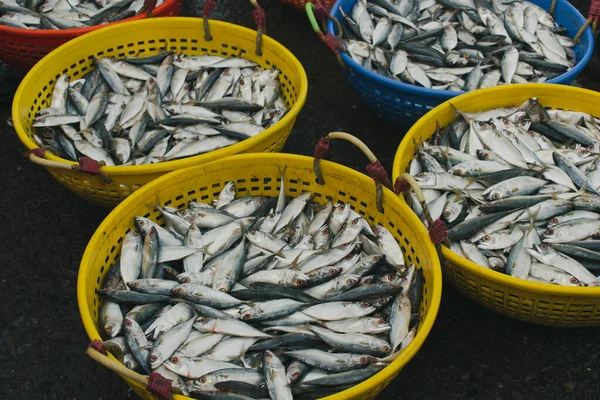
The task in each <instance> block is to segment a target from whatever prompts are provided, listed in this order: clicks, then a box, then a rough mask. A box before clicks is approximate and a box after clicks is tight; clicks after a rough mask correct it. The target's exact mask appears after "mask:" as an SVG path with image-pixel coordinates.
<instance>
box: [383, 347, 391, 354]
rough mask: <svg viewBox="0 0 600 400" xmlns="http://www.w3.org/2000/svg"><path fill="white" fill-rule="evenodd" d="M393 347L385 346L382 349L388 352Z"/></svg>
mask: <svg viewBox="0 0 600 400" xmlns="http://www.w3.org/2000/svg"><path fill="white" fill-rule="evenodd" d="M391 349H392V348H391V347H390V346H383V348H382V350H383V351H385V352H386V353H388V352H389V351H390V350H391Z"/></svg>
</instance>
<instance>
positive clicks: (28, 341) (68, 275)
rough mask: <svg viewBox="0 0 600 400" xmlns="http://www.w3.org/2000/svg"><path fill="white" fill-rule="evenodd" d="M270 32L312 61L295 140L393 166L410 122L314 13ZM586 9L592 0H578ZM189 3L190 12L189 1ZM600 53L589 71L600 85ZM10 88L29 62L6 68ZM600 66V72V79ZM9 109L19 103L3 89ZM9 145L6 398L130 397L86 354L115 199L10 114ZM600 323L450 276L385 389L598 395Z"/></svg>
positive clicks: (234, 7) (228, 15) (239, 12)
mask: <svg viewBox="0 0 600 400" xmlns="http://www.w3.org/2000/svg"><path fill="white" fill-rule="evenodd" d="M218 3H219V5H218V8H217V13H216V17H217V18H219V19H224V20H227V21H231V22H235V23H238V24H242V25H245V26H248V27H253V21H252V17H251V14H250V13H251V10H252V9H251V7H250V5H249V3H248V2H246V1H242V0H229V1H226V0H220V1H218ZM261 3H262V5H263V7H264V8H266V9H267V14H268V18H269V21H268V33H269V35H271V36H272V37H274V38H275V39H277V40H278V41H280V42H281V43H283V44H284V45H285V46H286V47H288V48H289V49H290V50H291V51H292V52H293V53H294V54H295V55H296V56H297V57H298V58H299V59H300V61H301V62H302V63H303V64H304V67H305V69H306V72H307V74H308V77H309V82H310V88H309V94H308V99H307V102H306V105H305V107H304V109H303V111H302V113H301V114H300V117H299V118H298V121H297V123H296V125H295V128H294V131H293V134H292V135H291V137H290V139H289V141H288V143H287V145H286V147H285V149H284V150H285V151H286V152H292V153H299V154H306V155H310V154H312V152H313V147H314V144H315V143H316V142H317V140H318V138H319V137H320V136H322V135H325V134H326V133H327V132H329V131H334V130H342V131H347V132H350V133H352V134H354V135H357V136H358V137H360V138H361V139H362V140H364V141H365V143H366V144H367V145H368V146H369V147H370V148H371V149H372V150H373V152H374V153H375V154H376V155H377V156H378V157H380V159H381V160H382V162H383V164H384V166H385V167H386V168H387V170H388V171H390V170H391V165H392V161H393V157H394V153H395V149H396V148H397V146H398V144H399V143H400V140H401V138H402V135H403V133H404V132H403V131H402V130H399V129H398V128H395V127H393V126H390V125H388V124H386V123H384V122H382V121H381V120H380V119H379V118H378V117H377V116H375V115H374V114H373V113H372V112H370V111H369V110H368V109H366V107H365V105H364V104H362V103H361V102H360V100H359V99H358V98H357V96H356V95H355V94H354V93H353V92H352V91H351V89H350V87H349V85H348V83H347V82H346V81H345V80H344V78H343V77H342V76H341V73H340V70H339V66H338V65H337V63H336V61H335V59H334V57H333V56H332V54H331V53H330V52H329V51H328V50H326V48H325V47H324V45H323V44H322V43H320V41H319V40H318V39H317V37H316V36H315V35H314V34H313V33H312V31H311V29H310V26H309V24H308V21H307V20H306V17H305V16H304V15H302V14H299V13H296V12H294V11H293V10H291V9H288V8H286V7H283V6H282V5H281V4H280V3H279V2H278V1H276V0H270V1H268V0H261ZM578 6H579V9H580V10H582V11H584V12H585V13H587V7H588V4H587V2H586V3H585V4H583V3H582V4H578ZM187 12H190V9H189V8H188V10H187ZM598 65H599V63H598V59H597V58H596V59H594V61H593V62H592V63H591V64H590V67H588V68H587V69H586V71H585V72H584V74H583V76H582V77H581V80H580V83H581V84H582V86H584V87H589V88H593V89H596V90H598V89H599V86H600V82H599V81H598V79H597V77H598V72H599V71H600V68H599V67H598ZM0 74H4V75H0V76H3V82H2V85H0V86H1V88H0V98H2V97H3V96H5V95H6V94H7V93H9V92H10V90H11V86H14V85H15V84H16V83H17V82H18V79H19V78H18V74H10V73H6V72H5V71H4V72H3V71H2V70H1V69H0ZM594 78H596V79H594ZM0 101H1V109H0V120H2V121H4V120H5V119H6V118H7V117H8V116H9V114H10V100H7V99H5V98H4V99H1V100H0ZM0 134H2V137H3V138H5V142H4V144H3V146H2V149H1V151H0V166H1V167H0V174H1V177H0V210H1V213H2V217H1V219H0V221H1V222H2V225H1V226H2V228H1V229H0V244H1V246H2V247H1V249H2V250H1V251H0V281H1V286H0V288H1V289H0V310H1V314H0V399H13V400H17V399H77V400H84V399H96V400H99V399H105V400H107V399H128V398H133V397H135V396H134V395H133V394H132V392H131V391H130V390H129V388H128V387H127V386H126V385H125V384H124V383H123V382H122V381H121V380H120V379H119V378H118V377H117V376H116V375H115V374H113V373H112V372H110V371H108V370H105V369H104V368H103V367H100V366H98V365H96V364H95V363H94V362H93V361H92V360H90V359H88V358H87V357H86V356H84V354H83V352H84V350H85V347H86V345H87V343H88V339H87V336H86V334H85V332H84V330H83V326H82V324H81V320H80V317H79V312H78V308H77V300H76V299H77V297H76V280H77V271H78V268H79V261H80V257H81V255H82V254H83V251H84V249H85V246H86V244H87V242H88V240H89V238H90V237H91V235H92V234H93V232H94V230H95V229H96V226H98V224H100V222H101V221H102V219H103V218H104V217H105V216H106V215H107V211H105V210H103V209H99V208H97V207H94V206H92V205H90V204H88V203H86V202H84V201H83V200H81V199H79V198H78V197H75V196H74V195H72V194H71V192H69V191H68V190H67V189H65V188H63V187H62V186H61V185H59V184H58V183H57V182H55V181H54V180H53V179H52V178H51V177H50V176H49V175H48V174H47V173H46V172H45V170H44V169H42V168H41V167H38V166H35V165H32V164H31V163H30V162H28V161H27V160H26V159H25V158H23V157H22V152H23V151H24V147H23V146H22V145H21V143H20V141H19V140H18V138H17V137H16V135H15V134H14V132H13V131H12V129H11V128H9V127H7V126H6V125H5V124H4V123H2V125H1V127H0ZM332 147H333V149H332V151H331V152H330V154H329V156H328V157H329V158H330V159H331V160H334V161H336V162H339V163H342V164H345V165H348V166H350V167H353V168H356V169H359V170H362V171H364V165H365V163H366V160H365V159H364V157H363V156H362V154H360V153H358V152H357V151H356V150H354V149H353V148H351V146H349V145H346V144H344V143H337V142H336V143H334V144H333V145H332ZM599 338H600V330H599V329H597V328H596V329H591V328H589V329H550V328H544V327H538V326H532V325H528V324H524V323H520V322H516V321H513V320H509V319H506V318H504V317H502V316H499V315H496V314H494V313H492V312H489V311H487V310H484V309H483V308H481V307H480V306H478V305H476V304H475V303H473V302H471V301H469V300H467V299H466V298H464V297H462V296H461V295H460V294H458V293H457V292H456V291H455V290H454V289H453V288H452V287H449V286H448V285H445V286H444V293H443V299H442V305H441V309H440V312H439V315H438V318H437V320H436V323H435V325H434V327H433V330H432V332H431V334H430V336H429V337H428V338H427V340H426V342H425V344H424V345H423V347H422V349H421V350H420V351H419V353H418V354H417V355H416V356H415V358H414V359H413V360H412V361H411V362H410V363H409V364H408V365H407V366H406V367H405V369H404V370H403V371H402V372H401V374H400V375H399V376H398V378H397V379H396V380H395V381H394V382H393V383H392V384H391V385H390V386H389V387H388V388H387V390H386V391H385V392H384V394H383V395H382V397H381V398H385V399H393V398H398V399H554V398H557V399H559V398H560V399H588V398H592V397H597V395H598V393H599V392H600V391H599V389H600V388H599V387H600V380H599V376H598V375H599V371H600V366H599V365H600V364H599V361H600V360H599V356H598V354H599V351H598V350H599V349H600V343H599V341H598V339H599Z"/></svg>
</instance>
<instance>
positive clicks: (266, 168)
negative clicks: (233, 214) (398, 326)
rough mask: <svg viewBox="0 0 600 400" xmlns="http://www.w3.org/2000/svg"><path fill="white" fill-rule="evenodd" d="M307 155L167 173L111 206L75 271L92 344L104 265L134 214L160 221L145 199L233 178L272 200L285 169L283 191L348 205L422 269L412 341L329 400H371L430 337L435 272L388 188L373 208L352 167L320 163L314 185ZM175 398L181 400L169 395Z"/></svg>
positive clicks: (193, 194) (199, 192)
mask: <svg viewBox="0 0 600 400" xmlns="http://www.w3.org/2000/svg"><path fill="white" fill-rule="evenodd" d="M313 161H314V159H313V158H310V157H305V156H297V155H290V154H265V153H263V154H254V155H251V154H243V155H236V156H231V157H228V158H225V159H223V160H219V161H215V162H212V163H209V164H204V165H201V166H198V167H193V168H188V169H184V170H180V171H175V172H172V173H170V174H168V175H165V176H163V177H161V178H159V179H157V180H155V181H154V182H152V183H150V184H148V185H146V186H145V187H144V188H142V189H140V190H139V191H138V192H136V193H135V194H134V195H132V196H131V197H129V198H128V199H126V200H125V201H123V203H121V204H120V205H119V206H118V207H117V208H115V209H114V210H113V211H112V212H111V213H110V214H109V215H108V217H107V218H106V219H105V220H104V221H103V222H102V224H101V225H100V226H99V227H98V229H97V230H96V232H95V233H94V235H93V236H92V239H91V240H90V242H89V244H88V246H87V248H86V250H85V253H84V255H83V259H82V261H81V266H80V268H79V276H78V280H77V297H78V303H79V310H80V313H81V318H82V320H83V325H84V327H85V330H86V332H87V334H88V336H89V337H90V339H91V340H98V339H100V335H99V333H98V329H97V321H98V308H99V305H100V298H99V296H98V294H97V293H98V289H99V288H100V286H101V283H102V279H103V277H104V275H105V274H106V272H107V270H108V268H109V267H110V266H111V265H112V264H113V263H114V262H115V261H116V260H117V259H118V258H119V254H120V248H121V243H122V241H123V238H124V236H125V234H126V233H127V232H129V231H130V230H131V229H134V224H133V217H134V216H136V215H144V216H146V217H148V218H150V219H152V220H155V221H157V222H158V223H160V224H163V223H164V220H162V219H161V218H160V215H159V213H158V212H156V211H154V209H153V208H152V207H149V206H147V205H146V204H147V202H148V200H149V199H152V202H155V203H156V204H159V205H163V206H170V207H176V208H183V207H187V203H188V201H189V200H196V201H201V202H209V201H211V200H212V199H213V198H214V197H215V196H217V195H218V194H219V191H220V190H221V188H222V187H223V185H224V184H225V183H226V182H227V181H230V180H232V181H233V182H234V183H235V185H236V189H237V192H238V193H240V195H242V196H247V195H251V196H257V195H264V196H277V195H278V193H279V183H278V180H279V177H280V170H281V169H283V168H284V167H285V190H286V194H288V195H290V196H298V195H299V194H300V193H302V192H304V191H311V192H313V193H314V200H315V201H317V202H319V203H324V202H326V201H327V200H331V201H332V202H348V203H350V205H351V206H352V208H353V209H354V210H355V211H356V212H358V213H359V214H361V215H363V216H364V217H365V218H366V219H368V220H369V222H370V223H371V224H381V225H383V226H385V227H386V228H388V229H389V230H390V232H392V234H393V235H394V237H395V238H396V240H397V241H398V243H400V245H401V247H402V250H403V252H404V254H405V258H406V260H407V262H408V263H414V264H415V265H416V266H417V268H421V269H422V270H423V276H424V278H425V286H424V289H423V295H422V299H421V305H420V312H421V322H420V325H419V327H418V330H417V334H416V335H415V338H414V340H413V341H412V342H411V344H410V345H409V346H408V347H407V348H406V349H405V350H404V352H402V353H401V354H400V356H399V357H398V358H397V359H396V360H395V361H394V362H392V363H391V364H390V365H389V366H388V367H386V368H385V369H383V370H382V371H381V372H379V373H378V374H377V375H375V376H373V377H371V378H370V379H368V380H366V381H364V382H362V383H360V384H359V385H356V386H354V387H352V388H350V389H348V390H345V391H343V392H340V393H338V394H336V395H333V396H329V397H327V399H328V400H342V399H361V400H364V399H375V398H376V397H377V396H378V394H379V393H380V392H381V391H382V390H383V389H384V388H385V387H386V386H387V385H388V384H389V383H390V382H391V381H392V380H393V379H394V378H395V377H396V375H398V373H399V372H400V370H401V369H402V368H403V367H404V366H405V365H406V364H407V363H408V362H409V361H410V360H411V359H412V357H413V356H414V355H415V354H416V353H417V351H418V350H419V348H420V347H421V345H422V344H423V342H424V341H425V338H426V337H427V335H428V334H429V332H430V330H431V327H432V326H433V322H434V320H435V317H436V315H437V312H438V309H439V304H440V300H441V290H442V286H441V270H440V266H439V258H438V255H437V253H436V250H435V247H434V246H433V244H432V243H431V242H430V240H429V236H428V233H427V231H426V230H425V228H424V227H423V225H422V224H421V223H420V221H419V220H418V218H417V217H416V216H415V215H414V214H413V213H412V212H410V209H409V208H408V207H407V206H406V204H404V202H403V201H402V200H401V199H400V198H399V197H397V196H396V195H395V194H394V193H393V192H392V191H390V190H388V189H384V190H383V198H382V200H383V208H384V213H379V212H378V211H376V206H375V202H376V200H375V199H376V196H375V193H376V190H375V185H374V184H373V180H372V179H371V178H369V177H368V176H366V175H363V174H361V173H359V172H356V171H354V170H352V169H350V168H347V167H344V166H341V165H339V164H335V163H332V162H327V161H322V162H321V172H322V175H323V177H324V179H325V184H324V185H320V184H318V183H316V179H315V178H316V175H315V172H314V170H313V166H314V164H313ZM127 383H128V384H129V385H131V386H132V387H133V388H134V390H135V391H136V392H137V393H138V394H139V395H140V396H141V397H143V398H145V399H151V398H153V397H152V396H151V395H150V394H149V393H148V392H147V391H146V390H145V388H144V387H143V386H141V385H138V384H135V383H134V382H132V381H130V380H128V381H127ZM174 397H175V399H184V397H181V396H174Z"/></svg>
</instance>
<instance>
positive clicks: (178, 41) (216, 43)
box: [12, 17, 308, 207]
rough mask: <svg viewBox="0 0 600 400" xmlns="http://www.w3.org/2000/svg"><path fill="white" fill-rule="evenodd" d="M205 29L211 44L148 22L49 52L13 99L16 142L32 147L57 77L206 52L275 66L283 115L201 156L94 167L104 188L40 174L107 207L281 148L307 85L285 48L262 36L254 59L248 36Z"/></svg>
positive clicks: (198, 31)
mask: <svg viewBox="0 0 600 400" xmlns="http://www.w3.org/2000/svg"><path fill="white" fill-rule="evenodd" d="M209 23H210V33H211V35H212V40H211V41H206V40H205V39H204V34H203V29H202V20H201V19H198V18H182V17H170V18H152V19H147V20H142V21H134V22H128V23H124V24H118V25H114V26H111V27H108V28H105V29H102V30H99V31H96V32H92V33H90V34H88V35H85V36H82V37H80V38H77V39H75V40H73V41H71V42H69V43H67V44H66V45H64V46H61V47H60V48H58V49H56V50H54V51H53V52H52V53H50V54H49V55H48V56H47V57H45V58H44V59H43V60H42V61H40V62H39V63H38V64H37V65H36V66H35V67H34V68H33V69H32V70H31V71H30V72H29V73H28V74H27V76H26V77H25V79H24V80H23V82H22V83H21V85H20V86H19V88H18V90H17V92H16V94H15V97H14V101H13V109H12V118H13V123H14V126H15V130H16V131H17V134H18V135H19V138H20V139H21V141H22V142H23V144H24V145H25V146H26V147H27V148H28V149H30V150H31V149H35V148H37V147H38V146H37V145H36V144H35V142H34V141H33V140H32V138H31V135H32V134H33V130H32V128H31V124H32V121H33V119H34V116H35V113H36V112H37V111H39V110H40V109H42V108H44V107H47V106H48V104H49V102H50V96H51V95H52V89H53V87H54V82H55V80H56V79H57V78H58V77H59V76H60V75H61V74H62V73H68V74H69V76H71V77H72V78H77V77H79V76H82V75H83V74H85V73H88V72H90V71H91V70H92V68H93V57H126V56H133V55H138V54H139V55H144V56H145V55H151V54H156V53H158V52H160V51H161V49H165V48H166V49H168V50H170V51H176V52H178V53H185V54H188V55H201V54H205V53H208V54H211V55H219V56H225V57H227V56H234V55H236V56H237V55H240V54H241V56H242V57H245V58H248V59H250V60H253V61H255V62H257V63H258V64H259V65H261V66H262V67H263V68H278V69H279V70H280V71H281V74H280V75H279V79H280V81H281V87H282V93H283V95H284V97H285V100H286V102H287V104H288V106H289V107H290V110H289V112H288V113H287V114H286V115H285V116H284V117H283V118H282V119H281V120H280V121H279V122H278V123H277V124H275V125H274V126H272V127H270V128H268V129H266V130H265V131H264V132H261V133H260V134H258V135H256V136H254V137H252V138H250V139H246V140H244V141H242V142H239V143H236V144H234V145H232V146H229V147H225V148H223V149H220V150H217V151H213V152H210V153H207V154H203V155H198V156H195V157H189V158H184V159H181V160H176V161H168V162H164V163H158V164H153V165H139V166H125V167H123V166H118V167H102V172H103V173H105V174H106V175H108V177H110V179H111V180H112V183H110V184H106V183H105V182H103V180H102V179H101V177H99V176H97V175H90V174H87V173H83V172H78V171H73V170H68V169H62V168H48V170H49V172H50V173H51V174H52V176H54V178H56V179H57V180H58V181H59V182H61V183H62V184H63V185H65V186H66V187H68V188H69V189H70V190H72V191H73V192H75V193H77V194H78V195H80V196H82V197H84V198H85V199H86V200H89V201H92V202H94V203H97V204H101V205H104V206H108V207H113V206H115V205H116V204H118V203H119V202H120V201H121V200H123V199H124V198H125V197H127V196H129V195H130V194H131V193H133V192H134V191H135V190H137V189H139V188H140V187H141V186H143V185H144V184H146V183H148V182H150V181H151V180H152V179H154V178H157V177H159V176H161V175H163V174H164V173H166V172H169V171H173V170H175V169H180V168H186V167H190V166H194V165H198V164H202V163H206V162H209V161H212V160H216V159H219V158H222V157H225V156H228V155H232V154H236V153H253V152H262V151H279V150H281V148H282V147H283V145H284V144H285V142H286V140H287V138H288V136H289V134H290V132H291V130H292V127H293V125H294V122H295V121H296V117H297V116H298V113H299V112H300V110H301V109H302V106H303V105H304V101H305V100H306V94H307V89H308V82H307V79H306V73H305V72H304V68H303V67H302V65H301V64H300V62H299V61H298V59H296V57H295V56H294V55H293V54H292V53H291V52H290V51H289V50H287V49H286V48H285V47H283V46H282V45H281V44H279V43H278V42H276V41H275V40H273V39H271V38H269V37H266V36H263V39H262V55H261V56H257V55H256V53H255V49H256V31H253V30H250V29H247V28H244V27H241V26H237V25H233V24H229V23H225V22H220V21H214V20H211V21H210V22H209ZM45 158H47V159H48V160H53V161H61V162H64V163H68V164H70V165H75V164H76V163H73V162H71V161H67V160H64V159H62V158H59V157H55V156H53V155H50V154H46V156H45Z"/></svg>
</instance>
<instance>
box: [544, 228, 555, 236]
mask: <svg viewBox="0 0 600 400" xmlns="http://www.w3.org/2000/svg"><path fill="white" fill-rule="evenodd" d="M553 233H554V229H552V228H548V229H547V230H546V235H552V234H553Z"/></svg>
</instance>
